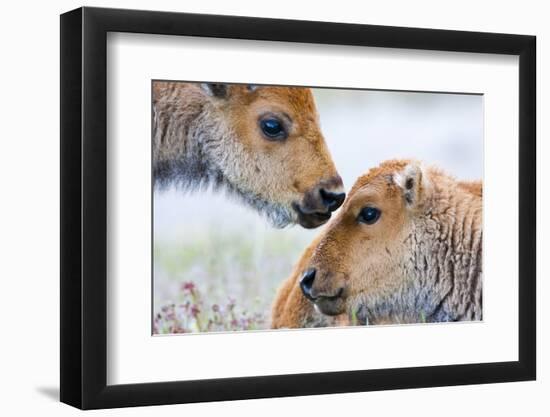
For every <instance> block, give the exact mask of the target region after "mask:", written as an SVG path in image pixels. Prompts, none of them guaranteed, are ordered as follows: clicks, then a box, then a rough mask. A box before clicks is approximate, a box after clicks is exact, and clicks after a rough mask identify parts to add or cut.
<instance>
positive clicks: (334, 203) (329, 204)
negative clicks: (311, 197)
mask: <svg viewBox="0 0 550 417" xmlns="http://www.w3.org/2000/svg"><path fill="white" fill-rule="evenodd" d="M319 194H321V199H322V200H323V204H324V205H325V207H326V208H327V209H328V210H330V211H334V210H336V209H337V208H338V207H340V206H341V205H342V203H343V202H344V199H345V198H346V193H334V192H332V191H327V190H325V189H324V188H321V189H320V190H319Z"/></svg>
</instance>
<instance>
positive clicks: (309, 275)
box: [300, 268, 315, 300]
mask: <svg viewBox="0 0 550 417" xmlns="http://www.w3.org/2000/svg"><path fill="white" fill-rule="evenodd" d="M313 281H315V268H309V269H308V270H307V271H306V272H304V275H302V279H301V280H300V288H301V289H302V292H303V293H304V295H305V296H306V298H308V299H310V300H313V297H312V296H311V288H312V287H313Z"/></svg>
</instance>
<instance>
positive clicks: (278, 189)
mask: <svg viewBox="0 0 550 417" xmlns="http://www.w3.org/2000/svg"><path fill="white" fill-rule="evenodd" d="M152 94H153V174H154V182H155V186H156V187H162V186H163V185H167V184H173V183H175V184H178V185H180V186H183V187H184V188H197V187H206V186H210V185H212V186H214V187H221V188H223V189H225V190H226V191H228V192H229V193H230V194H231V195H233V196H237V197H238V198H240V199H241V200H242V201H244V202H245V203H246V204H247V205H249V206H251V207H253V208H254V209H256V210H257V211H258V212H260V213H263V214H264V215H266V216H267V217H268V219H269V220H270V221H271V223H272V224H273V225H274V226H276V227H284V226H286V225H288V224H295V223H299V224H300V225H301V226H303V227H306V228H313V227H317V226H320V225H321V224H323V223H325V222H326V221H327V220H328V219H329V218H330V216H331V213H332V212H333V211H334V210H336V209H337V208H338V207H340V205H341V204H342V202H343V201H344V197H345V194H344V192H343V185H342V180H341V179H340V176H339V175H338V173H337V172H336V168H335V167H334V164H333V162H332V158H331V156H330V153H329V151H328V148H327V146H326V144H325V140H324V138H323V135H322V134H321V130H320V128H319V117H318V115H317V110H316V108H315V103H314V101H313V95H312V93H311V90H310V89H308V88H294V87H261V86H260V87H257V86H249V85H237V84H211V83H202V84H200V83H182V82H164V81H155V82H153V93H152Z"/></svg>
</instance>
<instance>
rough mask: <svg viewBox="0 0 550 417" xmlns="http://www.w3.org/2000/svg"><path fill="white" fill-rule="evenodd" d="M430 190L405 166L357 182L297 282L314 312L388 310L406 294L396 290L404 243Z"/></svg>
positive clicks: (416, 170) (403, 270) (401, 278)
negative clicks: (396, 298) (391, 302)
mask: <svg viewBox="0 0 550 417" xmlns="http://www.w3.org/2000/svg"><path fill="white" fill-rule="evenodd" d="M428 187H429V186H428V181H427V179H426V178H424V176H423V173H422V170H421V168H420V167H419V165H418V164H416V163H409V162H408V161H389V162H386V163H384V164H382V165H381V166H379V167H377V168H374V169H372V170H371V171H369V173H367V174H366V175H364V176H363V177H361V178H359V180H358V181H357V182H356V183H355V185H354V186H353V188H352V190H351V191H350V194H349V196H348V199H347V200H346V202H345V203H344V206H343V208H342V210H341V211H340V212H339V213H338V215H336V217H335V218H334V219H333V220H332V221H331V223H330V224H329V225H328V226H327V229H326V231H324V234H323V237H322V239H321V240H320V242H319V244H318V246H317V248H316V250H315V251H314V253H313V256H312V259H311V261H310V263H309V265H308V267H307V268H306V270H305V271H304V272H303V275H302V278H301V281H300V286H301V289H302V292H303V293H304V295H305V296H306V297H307V298H308V299H309V300H310V301H312V302H313V303H314V304H315V307H316V309H317V310H318V311H320V312H321V313H323V314H327V315H338V314H342V313H344V312H348V313H349V314H354V313H355V312H357V311H359V309H360V307H364V306H365V305H374V304H376V305H377V307H376V308H381V309H384V308H390V307H389V305H388V302H389V300H390V298H391V297H392V296H394V295H395V294H400V295H399V296H402V295H403V294H405V293H404V292H400V290H401V289H402V288H405V287H406V286H407V285H408V283H407V281H408V280H409V274H408V270H407V268H408V266H407V265H408V262H409V257H410V256H411V255H410V253H409V251H408V250H407V248H406V245H405V244H404V242H405V241H406V240H407V239H408V237H410V234H411V230H412V229H413V228H414V227H415V218H416V217H417V214H418V213H420V212H421V211H422V205H423V201H424V200H425V198H426V194H427V193H428V189H429V188H428ZM368 300H374V302H373V303H370V304H369V302H368ZM397 302H398V303H399V301H397ZM405 302H406V301H405V300H404V301H403V303H405ZM363 319H365V317H363Z"/></svg>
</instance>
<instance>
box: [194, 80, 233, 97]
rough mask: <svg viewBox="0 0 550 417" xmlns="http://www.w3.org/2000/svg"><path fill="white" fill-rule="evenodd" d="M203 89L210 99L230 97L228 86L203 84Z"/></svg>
mask: <svg viewBox="0 0 550 417" xmlns="http://www.w3.org/2000/svg"><path fill="white" fill-rule="evenodd" d="M201 88H202V90H203V91H204V92H205V93H206V94H208V95H209V96H210V97H216V98H227V96H228V95H229V86H228V85H227V84H213V83H201Z"/></svg>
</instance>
